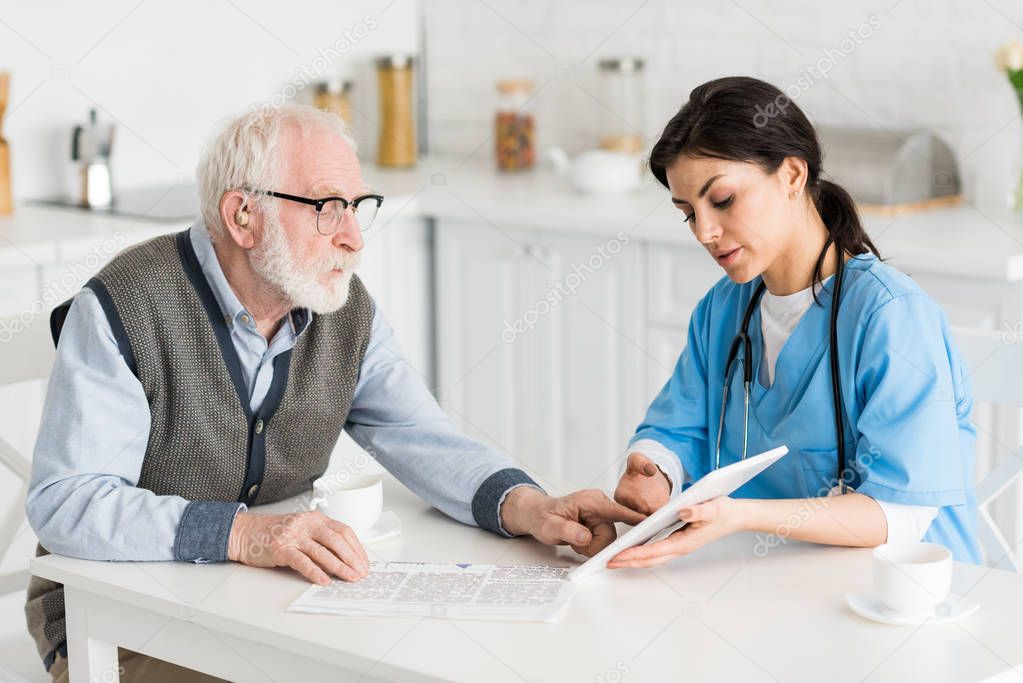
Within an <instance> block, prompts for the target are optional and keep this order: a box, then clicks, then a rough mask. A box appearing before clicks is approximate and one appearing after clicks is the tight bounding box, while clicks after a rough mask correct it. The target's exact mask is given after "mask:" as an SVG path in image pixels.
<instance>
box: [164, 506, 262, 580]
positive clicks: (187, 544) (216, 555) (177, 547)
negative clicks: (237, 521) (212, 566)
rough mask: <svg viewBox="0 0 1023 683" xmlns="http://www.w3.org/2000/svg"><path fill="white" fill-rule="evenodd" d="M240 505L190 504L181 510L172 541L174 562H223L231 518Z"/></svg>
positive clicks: (239, 509)
mask: <svg viewBox="0 0 1023 683" xmlns="http://www.w3.org/2000/svg"><path fill="white" fill-rule="evenodd" d="M245 509H247V507H246V505H245V504H244V503H235V502H222V501H193V502H191V503H189V504H188V505H186V506H185V511H184V512H183V513H182V515H181V521H180V522H178V533H177V536H176V537H175V539H174V559H176V560H179V561H181V562H195V563H197V564H205V563H207V562H225V561H227V541H228V539H229V538H230V537H231V526H232V525H233V524H234V517H235V515H237V514H238V513H239V512H240V511H242V510H245Z"/></svg>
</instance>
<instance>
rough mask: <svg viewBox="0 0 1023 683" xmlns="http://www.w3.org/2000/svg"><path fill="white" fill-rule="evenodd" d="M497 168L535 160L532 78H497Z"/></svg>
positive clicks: (527, 164) (524, 166) (525, 165)
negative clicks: (531, 98) (501, 79)
mask: <svg viewBox="0 0 1023 683" xmlns="http://www.w3.org/2000/svg"><path fill="white" fill-rule="evenodd" d="M497 92H498V101H497V116H496V118H495V122H494V126H495V128H494V138H495V139H496V141H497V148H496V149H497V168H498V169H499V170H501V171H522V170H526V169H529V168H532V167H533V164H534V163H535V162H536V124H535V121H534V118H533V112H532V111H531V110H530V108H529V98H530V95H532V93H533V83H532V81H528V80H523V79H510V80H503V81H498V82H497Z"/></svg>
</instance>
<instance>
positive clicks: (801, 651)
mask: <svg viewBox="0 0 1023 683" xmlns="http://www.w3.org/2000/svg"><path fill="white" fill-rule="evenodd" d="M385 508H387V509H391V510H394V511H395V512H396V513H397V514H398V515H399V517H400V518H401V520H402V523H403V525H404V528H403V532H402V534H401V536H400V537H398V538H395V539H392V540H387V541H382V542H380V543H378V544H374V545H370V546H369V547H368V550H369V552H370V555H371V557H372V558H373V559H384V560H406V561H437V562H454V561H458V562H476V563H487V564H518V563H557V564H562V565H565V564H571V563H574V562H576V561H577V557H576V556H575V555H574V553H572V552H571V551H569V550H567V549H552V548H548V547H544V546H541V545H540V544H538V543H536V542H534V541H532V540H528V539H521V538H520V539H514V540H504V539H501V538H499V537H497V536H495V535H492V534H490V533H487V532H483V531H480V530H478V529H474V528H471V527H467V526H464V525H461V524H459V523H457V522H455V521H453V520H451V519H449V518H447V517H445V516H443V515H442V514H441V513H439V512H437V511H435V510H433V509H431V508H430V507H429V506H428V505H427V504H426V503H424V502H423V501H421V500H420V499H419V498H417V497H416V496H415V495H414V494H412V493H411V492H410V491H408V490H407V489H405V488H404V487H403V486H401V485H400V484H399V483H397V482H396V481H395V480H393V479H391V478H389V477H388V478H385ZM274 509H275V510H280V511H286V510H290V509H295V503H294V501H282V502H281V503H278V504H277V505H276V506H274ZM756 542H757V541H756V539H754V538H753V537H752V536H749V535H738V536H734V537H732V538H729V539H725V540H723V541H721V542H719V543H718V544H716V545H715V546H711V547H708V548H704V549H702V550H700V551H698V552H696V553H694V554H693V555H692V556H690V557H687V558H682V559H678V560H676V561H674V562H672V563H669V564H668V565H667V566H665V567H662V568H659V569H657V570H652V571H651V570H619V571H614V572H604V573H602V574H600V575H597V576H594V577H592V578H590V579H588V580H586V581H585V582H582V583H581V584H580V585H579V586H578V588H577V590H576V594H575V597H574V599H573V602H572V604H571V606H570V608H569V610H568V613H567V615H566V617H565V618H564V620H563V621H561V622H559V623H555V624H541V623H498V622H481V621H457V622H456V621H445V620H439V619H421V618H406V617H395V618H366V617H358V618H355V617H339V616H324V615H306V614H290V613H285V612H284V610H285V608H286V607H287V606H288V605H289V604H290V603H291V601H292V600H294V599H295V598H296V597H297V596H298V595H299V594H300V593H301V592H302V591H303V590H305V588H306V587H307V585H308V584H307V583H306V582H305V581H304V579H302V578H301V577H300V576H299V575H298V574H296V573H294V572H291V571H289V570H286V569H279V570H267V569H255V568H250V567H244V566H241V565H238V564H235V563H226V564H209V565H193V564H181V563H103V562H91V561H86V560H76V559H72V558H67V557H59V556H52V555H51V556H48V557H44V558H40V559H37V560H34V561H33V564H32V571H33V573H35V574H39V575H42V576H45V577H47V578H50V579H53V580H56V581H60V582H63V583H65V584H69V585H72V586H77V587H79V588H82V589H84V590H86V591H88V592H90V593H95V594H97V595H100V596H103V597H105V598H109V599H113V600H118V601H123V602H128V603H131V604H133V605H135V606H140V607H144V608H145V609H148V610H152V611H154V612H156V613H158V614H161V615H166V616H170V617H177V618H182V615H184V616H185V618H187V619H188V620H190V621H194V622H198V623H200V624H203V625H205V626H206V627H208V628H210V629H216V630H218V631H220V632H226V633H231V634H234V635H236V636H238V637H239V638H243V639H250V640H252V641H256V642H259V643H266V644H272V645H274V646H275V647H277V648H281V649H283V650H287V651H291V652H294V653H298V654H299V655H302V656H306V657H311V658H314V659H318V660H324V661H327V662H330V663H332V664H336V665H338V666H343V667H346V668H349V669H354V670H356V671H366V670H372V674H373V675H374V676H381V677H384V678H387V677H392V676H393V677H397V678H402V677H407V676H412V675H418V676H425V677H427V678H436V679H440V680H466V681H468V680H483V679H485V680H487V681H504V680H508V681H520V680H523V679H525V680H528V681H548V680H549V681H555V680H597V681H617V680H620V679H627V680H634V681H648V680H664V679H666V678H667V677H669V676H670V677H672V678H678V679H682V678H683V677H684V678H685V679H688V680H707V679H715V680H743V681H758V680H783V681H791V680H809V679H817V678H820V677H821V676H826V677H827V678H828V679H829V680H855V681H862V680H865V679H868V678H869V679H870V680H872V681H873V680H891V681H906V680H911V679H912V680H928V681H965V680H983V679H987V678H989V677H992V676H999V677H1000V676H1004V675H1009V676H1010V677H1011V678H1012V679H1013V680H1015V678H1016V677H1017V676H1018V675H1020V674H1023V646H1021V645H1020V642H1021V641H1020V633H1023V577H1021V576H1019V575H1016V574H1010V573H1007V572H1002V571H997V570H991V569H988V568H985V567H978V566H972V565H957V566H956V578H955V586H954V588H953V590H955V591H956V592H959V593H964V594H966V595H967V596H968V597H969V598H970V599H971V600H974V601H977V602H979V603H980V604H981V609H980V611H979V612H977V613H976V614H974V615H972V616H970V617H967V618H966V619H964V620H962V621H961V622H959V623H956V624H951V625H929V626H923V627H899V626H885V625H880V624H876V623H873V622H869V621H866V620H864V619H862V618H860V617H857V616H855V615H854V614H853V613H852V612H851V611H850V610H849V608H848V607H847V606H846V605H845V602H844V599H843V593H844V592H845V591H867V590H868V589H869V587H870V585H871V556H870V550H864V549H847V548H829V547H821V546H811V545H807V544H802V543H787V544H782V545H778V546H777V547H774V548H772V549H771V550H770V551H769V552H768V553H767V554H766V555H764V556H763V557H758V555H761V554H762V553H755V552H754V546H755V544H756ZM1013 667H1015V671H1014V672H1013V671H1012V669H1013Z"/></svg>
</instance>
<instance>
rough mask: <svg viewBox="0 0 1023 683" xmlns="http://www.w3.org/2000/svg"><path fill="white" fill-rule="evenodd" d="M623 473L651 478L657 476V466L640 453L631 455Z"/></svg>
mask: <svg viewBox="0 0 1023 683" xmlns="http://www.w3.org/2000/svg"><path fill="white" fill-rule="evenodd" d="M625 471H626V472H635V473H636V474H642V475H644V476H647V477H652V476H654V475H655V474H657V465H655V464H653V463H652V462H651V461H650V459H649V458H647V457H646V456H645V455H643V454H642V453H631V454H630V455H629V460H628V464H627V465H626V468H625Z"/></svg>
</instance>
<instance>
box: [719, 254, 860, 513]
mask: <svg viewBox="0 0 1023 683" xmlns="http://www.w3.org/2000/svg"><path fill="white" fill-rule="evenodd" d="M838 253H839V254H841V253H842V251H841V250H838ZM844 271H845V262H844V259H842V258H839V259H838V265H837V267H836V268H835V286H834V288H833V291H832V299H831V321H830V323H831V327H830V341H831V349H830V360H831V394H832V396H831V399H832V405H833V406H834V408H835V438H836V439H837V440H838V482H839V486H840V487H841V492H842V493H845V478H844V476H843V475H844V473H845V438H844V427H843V425H842V410H841V406H842V383H841V379H840V377H839V375H838V370H839V368H838V303H839V302H838V300H839V297H840V296H841V293H842V275H843V273H844ZM766 289H767V285H766V284H764V282H763V281H761V282H760V284H759V285H758V286H757V288H756V290H754V292H753V296H752V298H750V301H749V303H748V304H747V305H746V312H745V313H744V314H743V316H742V327H740V328H739V332H738V334H736V335H735V338H734V339H732V345H731V347H730V348H729V349H728V359H727V360H726V361H725V387H724V391H723V392H722V393H721V417H720V418H719V419H718V438H717V444H716V446H715V451H714V469H717V468H719V467H720V466H721V434H722V433H723V432H724V428H725V406H726V405H727V404H728V395H729V392H730V389H731V385H732V382H731V379H732V366H733V365H734V364H735V363H741V364H742V390H743V426H742V459H743V460H745V459H746V450H747V446H748V441H749V400H750V386H751V385H752V384H753V363H752V361H751V360H750V359H752V358H753V342H752V341H751V340H750V335H749V323H750V319H751V318H752V317H753V312H754V311H756V309H757V305H758V304H759V303H760V298H761V297H762V296H763V294H764V291H765V290H766ZM740 348H741V349H742V358H739V349H740Z"/></svg>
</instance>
